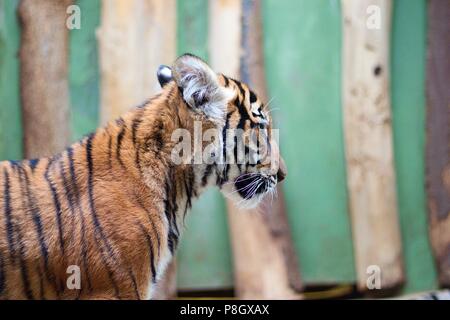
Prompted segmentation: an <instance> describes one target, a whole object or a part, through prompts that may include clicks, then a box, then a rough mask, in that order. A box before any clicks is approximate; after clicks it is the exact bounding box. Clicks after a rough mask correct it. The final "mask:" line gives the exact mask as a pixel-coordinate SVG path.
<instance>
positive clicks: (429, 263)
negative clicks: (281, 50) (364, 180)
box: [391, 0, 437, 293]
mask: <svg viewBox="0 0 450 320" xmlns="http://www.w3.org/2000/svg"><path fill="white" fill-rule="evenodd" d="M392 28H393V33H392V38H391V40H392V41H391V72H392V76H391V88H392V112H393V125H394V152H395V161H396V162H395V163H396V172H397V190H398V206H399V213H400V222H401V230H402V240H403V255H404V259H405V265H406V267H405V269H406V278H407V281H406V285H405V287H404V291H405V292H406V293H410V292H416V291H422V290H429V289H433V288H436V286H437V278H436V271H435V268H434V262H433V257H432V254H431V249H430V244H429V241H428V225H427V209H426V194H425V62H426V1H425V0H414V1H411V0H397V1H395V6H394V15H393V24H392Z"/></svg>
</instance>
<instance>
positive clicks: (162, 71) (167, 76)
mask: <svg viewBox="0 0 450 320" xmlns="http://www.w3.org/2000/svg"><path fill="white" fill-rule="evenodd" d="M156 76H157V77H158V82H159V85H160V86H161V88H164V86H165V85H166V84H167V83H169V82H170V81H172V80H173V77H172V69H170V68H169V67H168V66H165V65H160V66H159V68H158V71H157V73H156Z"/></svg>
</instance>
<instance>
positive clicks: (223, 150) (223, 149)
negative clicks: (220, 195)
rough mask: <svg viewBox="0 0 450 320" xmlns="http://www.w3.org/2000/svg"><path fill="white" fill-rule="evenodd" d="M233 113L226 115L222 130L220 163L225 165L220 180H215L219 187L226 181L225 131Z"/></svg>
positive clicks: (227, 165)
mask: <svg viewBox="0 0 450 320" xmlns="http://www.w3.org/2000/svg"><path fill="white" fill-rule="evenodd" d="M233 113H234V112H229V113H228V114H227V118H226V120H225V126H224V127H223V130H222V143H223V146H222V161H223V163H225V169H224V171H223V173H222V176H221V177H220V179H217V182H218V184H219V186H220V187H222V185H223V184H224V183H225V182H226V181H227V180H228V170H229V164H228V160H227V159H228V156H227V151H228V148H227V136H228V133H227V129H228V128H229V126H230V118H231V116H232V115H233Z"/></svg>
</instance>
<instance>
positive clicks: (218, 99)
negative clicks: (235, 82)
mask: <svg viewBox="0 0 450 320" xmlns="http://www.w3.org/2000/svg"><path fill="white" fill-rule="evenodd" d="M172 74H173V78H174V80H175V82H176V83H177V85H178V87H179V88H180V89H181V91H182V94H183V99H184V101H185V102H186V103H187V104H188V106H189V107H191V108H192V109H194V110H195V111H200V112H203V113H204V114H205V115H206V116H207V117H209V118H210V119H211V120H218V121H220V122H223V121H224V118H225V114H226V104H227V102H228V101H229V100H230V98H231V92H230V90H229V89H227V88H225V87H222V86H221V85H220V84H219V79H218V77H217V74H216V73H215V72H214V71H213V70H212V69H211V68H210V67H209V66H208V65H207V64H206V63H205V62H204V61H203V60H201V59H200V58H198V57H196V56H193V55H191V54H185V55H182V56H181V57H179V58H178V59H177V60H176V61H175V63H174V65H173V67H172Z"/></svg>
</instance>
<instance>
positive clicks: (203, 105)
mask: <svg viewBox="0 0 450 320" xmlns="http://www.w3.org/2000/svg"><path fill="white" fill-rule="evenodd" d="M158 80H159V82H160V84H161V86H165V85H166V84H167V83H169V82H171V81H175V83H176V85H177V87H178V89H179V92H180V94H181V95H182V98H183V100H184V102H185V103H186V107H187V108H188V109H189V110H190V111H191V114H192V116H193V119H198V120H199V122H201V124H200V126H199V127H201V129H202V130H204V132H203V135H200V136H201V137H202V140H203V141H201V142H200V145H201V146H202V148H201V150H200V152H199V153H200V155H201V156H200V158H201V159H202V161H203V162H202V163H198V162H197V164H198V166H197V171H200V172H198V174H199V175H200V176H201V179H200V180H201V184H202V185H203V186H206V185H209V184H216V185H218V186H219V188H220V189H221V191H222V192H223V193H224V195H225V196H227V197H228V198H230V199H231V200H233V201H234V202H236V203H237V204H238V205H239V206H242V207H246V208H251V207H255V206H256V205H258V203H259V202H260V201H261V200H262V199H263V198H264V196H265V195H266V194H268V193H271V192H274V191H275V189H276V185H277V183H279V182H281V181H282V180H283V179H284V178H285V177H286V166H285V164H284V161H283V159H282V158H281V157H280V154H279V149H278V144H277V142H276V140H277V134H276V133H277V131H274V130H272V118H271V115H270V114H269V112H268V110H267V107H266V106H265V105H264V103H263V101H261V100H260V99H259V98H258V96H257V94H256V93H255V92H254V91H252V90H251V89H250V88H249V87H248V86H247V85H246V84H244V83H242V82H240V81H237V80H234V79H231V78H229V77H227V76H224V75H222V74H217V73H215V72H214V71H213V70H212V69H211V68H210V67H209V66H208V65H207V64H206V63H205V62H204V61H202V60H201V59H200V58H198V57H195V56H193V55H190V54H185V55H183V56H181V57H179V58H178V59H177V60H176V61H175V63H174V64H173V66H172V68H169V67H167V66H161V67H160V68H159V70H158ZM194 135H195V134H194ZM193 158H195V156H194V157H192V158H191V160H190V161H191V162H193V163H196V162H194V160H193Z"/></svg>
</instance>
